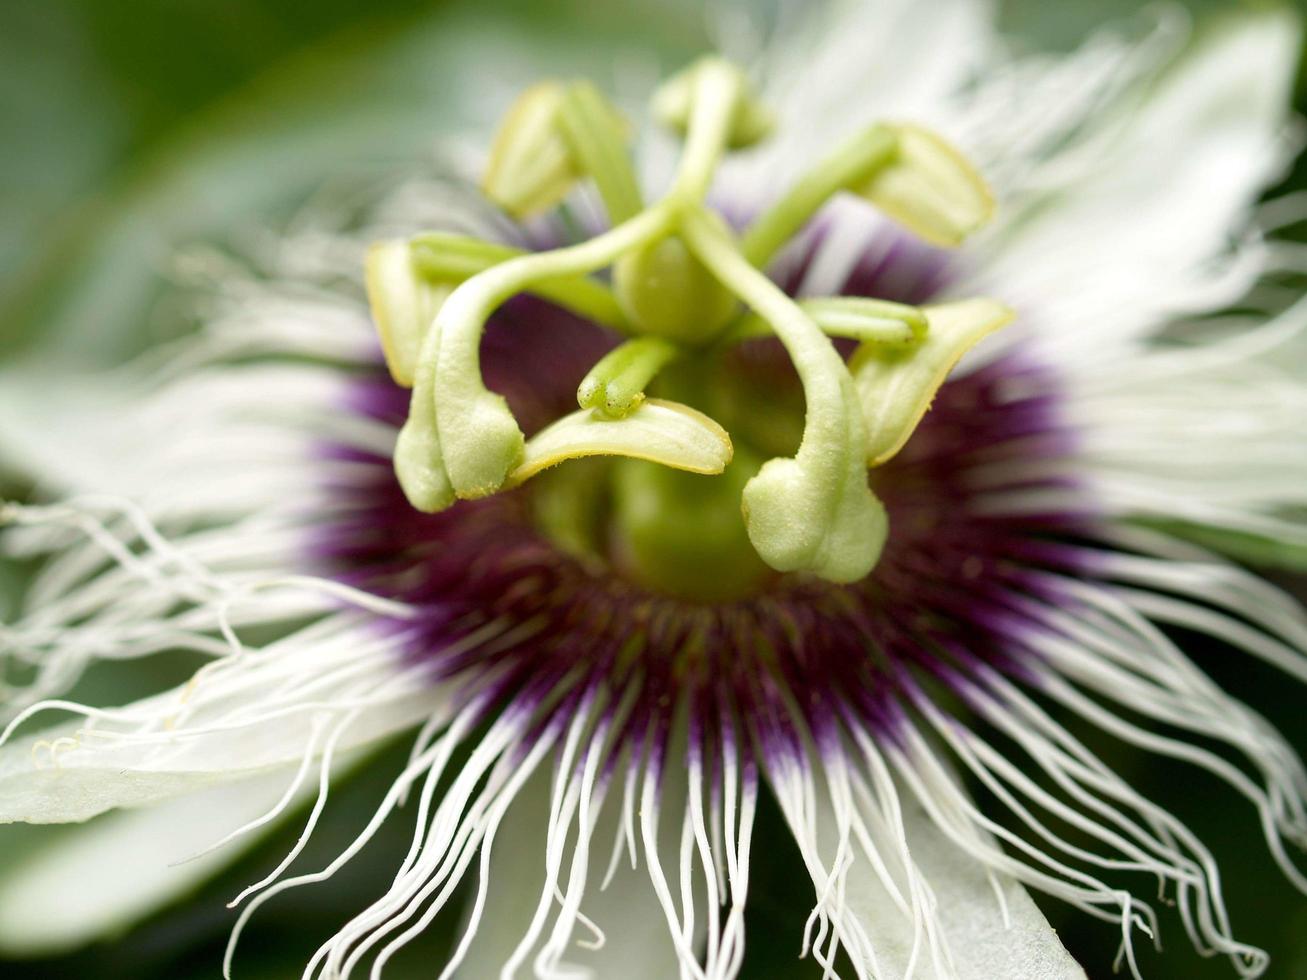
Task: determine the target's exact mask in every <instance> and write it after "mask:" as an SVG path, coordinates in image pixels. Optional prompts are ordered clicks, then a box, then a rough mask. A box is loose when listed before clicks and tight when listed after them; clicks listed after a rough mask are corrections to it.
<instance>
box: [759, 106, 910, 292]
mask: <svg viewBox="0 0 1307 980" xmlns="http://www.w3.org/2000/svg"><path fill="white" fill-rule="evenodd" d="M897 148H898V140H897V139H896V137H895V136H894V134H893V133H892V132H891V131H890V130H889V128H888V127H886V126H881V125H875V126H872V127H871V128H870V129H867V130H865V131H863V132H862V133H860V134H859V135H858V136H856V137H854V138H853V139H852V140H850V141H849V142H848V143H846V144H844V146H842V147H840V149H838V150H836V151H835V153H833V154H832V155H831V156H829V157H827V158H826V159H825V160H823V161H822V162H821V163H819V164H818V165H817V166H816V167H814V168H813V169H812V170H810V171H809V172H808V173H807V174H805V175H804V176H803V177H801V178H799V180H798V181H797V182H796V183H795V184H794V186H793V187H791V188H790V190H789V192H788V193H787V194H786V195H785V196H784V197H783V198H781V199H780V201H778V202H777V203H776V204H774V205H772V207H771V208H769V209H768V210H767V211H765V212H764V213H763V214H762V215H760V216H759V217H758V218H757V219H756V220H755V221H754V222H753V224H751V225H750V226H749V228H748V230H747V231H745V233H744V237H743V239H742V241H741V243H740V247H741V249H742V250H743V252H744V256H745V258H747V259H748V260H749V262H750V263H752V264H753V265H756V266H758V267H759V268H762V267H764V266H766V265H767V263H768V262H770V261H771V260H772V259H773V258H774V257H775V255H776V253H777V252H779V251H780V250H781V248H782V247H784V245H785V243H786V242H788V241H789V240H790V239H791V238H793V237H794V235H795V233H796V232H798V231H799V229H800V228H802V227H803V226H804V225H805V224H807V223H808V221H809V219H811V218H812V216H813V215H814V214H816V213H817V211H818V209H820V208H821V206H822V205H823V204H825V203H826V202H827V201H828V200H830V199H831V197H832V196H834V195H835V194H836V193H838V192H839V191H842V190H846V189H847V188H849V187H852V186H855V185H857V184H860V183H861V182H863V181H865V180H867V179H869V178H870V177H871V175H872V173H874V172H875V171H876V170H877V169H879V168H880V167H883V166H884V165H885V164H887V163H889V162H890V160H892V159H893V157H894V153H895V151H896V150H897Z"/></svg>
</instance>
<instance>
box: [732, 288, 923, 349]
mask: <svg viewBox="0 0 1307 980" xmlns="http://www.w3.org/2000/svg"><path fill="white" fill-rule="evenodd" d="M799 308H800V309H801V310H803V312H804V313H806V314H807V315H808V316H809V317H811V318H812V322H813V323H815V324H817V326H818V327H819V328H820V329H821V331H822V333H824V334H826V335H827V336H828V337H843V338H846V339H848V340H856V341H858V342H859V343H869V344H878V345H881V346H885V347H911V346H914V345H915V344H919V343H921V341H923V340H924V339H925V337H926V331H927V329H928V323H927V320H926V314H924V313H922V312H921V310H919V309H918V308H917V307H915V306H908V305H906V304H903V303H891V302H889V301H888V300H879V299H870V298H864V297H861V296H829V297H821V298H818V299H805V300H799ZM771 335H772V325H771V323H770V322H769V321H768V320H767V319H765V318H764V317H762V316H759V315H758V314H757V313H755V312H752V311H750V312H748V313H745V314H744V316H742V317H740V318H739V319H738V320H736V321H735V322H734V323H733V324H731V327H730V329H729V330H728V331H727V333H726V335H725V336H723V337H722V338H721V339H720V341H718V343H719V344H720V345H722V346H724V347H729V346H730V345H732V344H738V343H739V342H741V341H743V340H752V339H754V338H757V337H770V336H771Z"/></svg>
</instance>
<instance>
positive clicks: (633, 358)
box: [576, 337, 682, 419]
mask: <svg viewBox="0 0 1307 980" xmlns="http://www.w3.org/2000/svg"><path fill="white" fill-rule="evenodd" d="M681 353H682V350H681V348H680V347H677V346H676V345H675V344H673V343H671V342H670V341H667V340H663V339H662V338H661V337H637V338H635V339H634V340H628V341H627V342H626V343H624V344H622V345H621V346H620V347H617V348H615V349H613V350H611V351H609V352H608V354H606V355H605V356H604V357H603V358H602V359H601V360H600V361H599V363H598V364H596V365H595V366H594V367H592V368H591V369H590V373H589V374H587V375H586V376H585V378H584V379H583V380H582V381H581V384H580V386H579V387H578V388H577V389H576V400H577V403H578V404H579V405H580V406H581V407H582V408H589V409H593V410H594V411H596V412H598V413H599V414H600V415H603V416H606V417H608V418H613V419H620V418H624V417H625V416H627V415H630V414H631V412H632V411H634V410H635V409H636V408H638V407H639V405H640V403H641V402H643V401H644V389H645V387H646V386H648V384H649V382H650V381H652V380H653V378H654V376H655V375H657V373H658V372H659V371H661V370H662V369H663V367H665V366H666V365H667V364H668V363H669V362H670V361H672V360H673V359H675V358H677V357H679V356H680V355H681Z"/></svg>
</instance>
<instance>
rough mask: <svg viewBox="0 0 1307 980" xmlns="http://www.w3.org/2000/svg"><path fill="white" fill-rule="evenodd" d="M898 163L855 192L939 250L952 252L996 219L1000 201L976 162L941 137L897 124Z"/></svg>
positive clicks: (873, 176) (882, 171) (880, 171)
mask: <svg viewBox="0 0 1307 980" xmlns="http://www.w3.org/2000/svg"><path fill="white" fill-rule="evenodd" d="M892 129H893V132H894V135H895V138H896V140H897V144H898V150H897V152H896V153H895V155H894V159H893V160H892V161H891V162H890V163H889V164H887V165H886V166H883V167H880V168H878V169H877V170H876V171H875V172H874V173H873V174H872V175H871V177H870V178H869V179H868V180H866V181H865V182H863V183H862V184H861V185H858V186H855V187H854V188H853V190H854V191H855V192H856V193H858V194H860V195H862V196H863V197H865V198H866V199H867V200H868V201H870V202H871V203H872V204H874V205H876V207H877V208H879V209H880V210H881V211H883V212H884V213H885V214H886V215H887V216H888V217H890V218H891V219H893V220H894V221H896V222H897V223H899V224H901V225H902V226H903V227H904V228H907V229H908V230H909V231H910V232H912V233H913V234H915V235H918V236H920V237H921V238H924V239H925V240H926V241H928V242H930V243H931V244H933V245H940V246H943V247H946V248H952V247H955V246H957V245H960V244H961V243H962V241H963V240H964V239H965V238H966V237H967V236H968V235H970V234H971V233H972V232H974V231H976V230H977V229H979V228H980V227H982V226H983V225H985V224H986V223H987V222H988V221H989V219H990V218H991V217H993V214H994V196H993V194H992V193H991V192H990V189H989V186H988V185H987V184H986V183H985V180H984V178H983V177H981V176H980V173H979V172H978V171H977V170H976V168H975V167H973V166H972V165H971V163H970V161H968V160H967V158H966V157H964V156H963V155H962V154H961V153H959V152H958V151H957V150H956V149H955V148H954V147H953V146H951V145H950V144H949V143H947V142H945V141H944V140H943V139H941V138H940V137H939V136H937V135H936V134H935V133H932V132H931V131H930V130H928V129H923V128H922V127H920V126H912V125H906V124H903V125H894V126H893V127H892Z"/></svg>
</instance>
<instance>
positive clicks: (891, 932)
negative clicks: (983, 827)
mask: <svg viewBox="0 0 1307 980" xmlns="http://www.w3.org/2000/svg"><path fill="white" fill-rule="evenodd" d="M833 822H834V821H833V817H831V816H830V815H829V814H827V817H826V823H827V825H828V826H830V825H833ZM903 823H904V829H905V831H906V833H907V840H908V849H909V852H910V854H911V856H912V860H913V861H914V862H915V864H916V866H917V868H918V869H919V870H920V871H921V872H922V874H923V875H924V877H925V879H926V882H927V883H928V884H929V886H930V888H931V889H932V891H933V892H934V895H935V899H936V902H937V907H936V912H935V915H936V918H937V920H938V922H939V923H940V926H941V928H942V931H943V934H944V940H945V942H947V944H948V947H949V950H950V951H951V953H952V958H953V963H954V965H955V966H956V967H957V971H958V972H957V976H958V978H959V980H995V978H996V977H1002V978H1003V980H1084V977H1085V974H1084V971H1083V970H1082V969H1081V968H1080V967H1079V965H1077V964H1076V962H1075V960H1073V959H1072V958H1071V955H1070V954H1069V953H1068V952H1067V951H1066V950H1065V949H1064V948H1063V947H1062V944H1061V942H1060V941H1059V940H1058V938H1057V933H1056V932H1054V931H1053V929H1052V927H1051V926H1049V924H1048V920H1047V919H1045V918H1044V915H1043V913H1042V912H1040V911H1039V909H1038V907H1037V906H1036V905H1035V903H1034V902H1033V901H1032V900H1031V898H1030V895H1029V894H1028V893H1027V892H1026V890H1025V889H1024V888H1023V887H1022V886H1021V885H1020V884H1019V883H1017V882H1015V881H1013V880H1012V879H1010V878H1006V877H1003V876H1001V875H1000V876H997V880H998V882H999V884H1000V886H1001V888H1002V890H1003V896H1004V899H1005V900H1006V903H1007V910H1008V915H1009V920H1010V924H1008V925H1005V924H1004V921H1003V914H1002V911H1001V909H1000V907H999V904H998V901H997V899H996V897H995V894H994V890H993V888H992V887H991V885H990V882H989V880H988V879H987V877H986V876H985V873H984V870H983V868H981V867H980V865H978V864H977V863H976V861H975V860H974V859H973V858H971V857H969V856H968V855H967V854H965V853H964V852H963V851H961V850H959V849H958V848H957V847H955V846H954V845H953V844H952V843H950V842H949V841H948V839H947V838H945V837H944V835H943V834H941V833H940V832H939V831H938V830H937V829H936V828H935V826H934V824H933V823H931V821H930V819H929V818H928V817H927V816H926V815H925V814H924V813H923V812H922V810H921V809H920V807H919V806H918V805H917V804H916V803H915V802H913V801H909V800H906V799H905V800H903ZM846 900H847V903H848V905H849V907H850V909H851V910H852V912H853V914H854V915H855V916H856V917H857V919H858V921H859V922H860V923H861V924H862V926H863V928H864V929H866V930H867V934H868V936H869V938H870V939H871V941H872V943H873V945H874V948H875V950H876V956H877V960H878V963H879V965H880V967H881V970H882V973H881V975H880V977H879V978H878V980H900V978H901V977H903V976H904V972H905V970H906V967H907V963H908V958H909V955H910V953H911V950H912V943H913V928H912V922H911V920H910V919H909V918H908V917H907V916H906V915H905V914H904V913H903V912H902V911H901V910H900V909H899V908H898V907H897V906H896V905H895V903H894V902H893V901H892V900H891V899H890V896H889V894H888V892H887V891H886V889H885V888H884V886H883V885H882V884H881V883H880V882H879V881H878V880H877V878H876V877H875V876H874V875H873V874H871V873H870V872H869V871H867V870H866V869H865V868H863V869H862V872H861V873H859V872H858V869H857V866H855V869H854V871H852V872H851V873H850V874H849V877H848V885H847V892H846ZM915 976H917V977H919V978H921V980H934V978H935V977H936V976H937V974H936V973H935V972H933V971H932V967H931V964H930V959H929V957H928V956H925V955H924V954H923V956H922V957H921V959H920V960H919V961H918V963H917V972H916V974H915Z"/></svg>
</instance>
